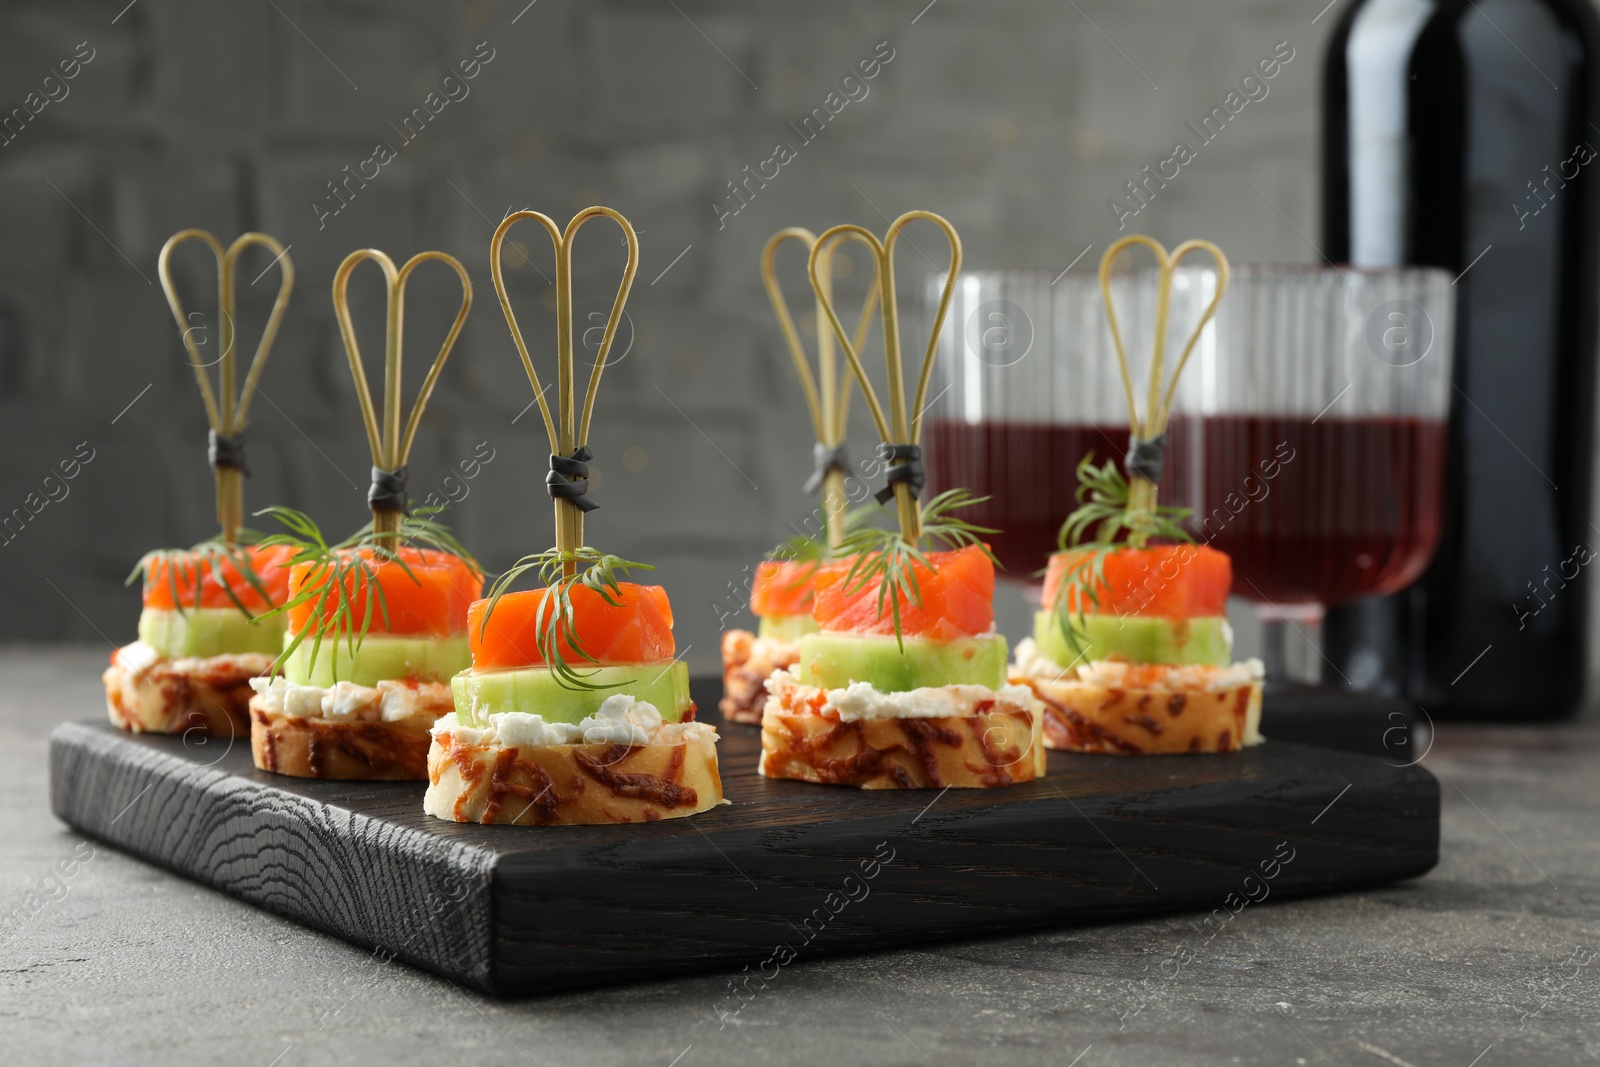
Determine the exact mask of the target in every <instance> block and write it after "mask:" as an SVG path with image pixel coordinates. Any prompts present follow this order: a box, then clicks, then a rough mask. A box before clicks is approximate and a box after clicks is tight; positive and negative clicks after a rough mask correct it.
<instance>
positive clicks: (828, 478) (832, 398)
mask: <svg viewBox="0 0 1600 1067" xmlns="http://www.w3.org/2000/svg"><path fill="white" fill-rule="evenodd" d="M851 236H854V235H851ZM856 239H857V240H859V237H857V238H856ZM785 241H799V242H800V244H801V245H802V246H803V247H804V248H805V249H806V253H807V255H808V256H809V255H810V253H811V250H812V249H814V248H815V247H816V245H817V238H816V235H815V234H813V233H812V232H811V231H810V230H807V229H804V228H803V227H799V226H791V227H789V228H788V229H785V230H779V231H778V232H777V233H775V234H773V235H772V237H771V238H770V239H769V240H768V241H767V244H766V247H764V248H763V249H762V250H761V280H762V282H763V283H764V284H765V285H766V287H767V298H768V299H769V300H771V301H772V310H773V313H774V314H775V315H776V316H777V317H778V326H779V327H780V328H781V329H782V331H783V338H784V341H785V342H786V343H787V344H788V346H789V354H790V355H791V356H792V357H793V358H794V367H795V372H796V373H797V374H798V375H799V376H800V387H801V389H802V390H803V391H804V393H805V398H806V407H807V408H808V409H809V410H810V412H811V426H812V429H813V430H814V431H815V433H816V436H817V441H818V442H819V443H821V444H822V446H823V447H824V448H837V447H838V446H839V445H840V444H841V443H843V441H844V439H845V433H846V426H847V422H848V419H849V414H850V379H849V378H846V379H845V380H844V382H843V387H842V388H841V387H840V382H839V377H838V366H837V364H836V362H835V360H834V349H833V333H832V331H831V330H828V329H825V328H824V327H823V324H822V320H823V317H824V316H825V315H826V311H825V309H824V307H823V299H824V298H823V297H822V296H820V295H819V296H818V297H817V374H816V376H815V377H813V375H812V373H811V364H810V362H809V360H808V359H807V358H806V350H805V345H804V344H802V343H801V341H800V334H799V332H798V331H796V330H795V327H794V318H793V316H791V315H790V313H789V303H788V301H787V300H786V299H785V298H784V295H783V289H782V287H781V286H779V284H778V276H777V272H776V270H775V269H774V260H775V259H776V257H777V253H778V248H779V246H781V245H782V244H783V243H784V242H785ZM843 244H844V241H843V240H839V241H834V242H832V243H831V244H830V245H829V246H828V247H827V249H826V250H825V251H824V252H823V255H822V258H821V261H820V263H821V265H820V269H819V271H818V277H819V278H820V280H821V289H820V290H819V292H820V293H825V294H826V299H827V300H829V301H831V300H832V299H833V259H834V256H835V255H837V254H838V251H839V248H840V247H841V246H842V245H843ZM877 302H878V284H877V281H876V279H874V281H873V283H872V288H871V290H870V291H869V292H868V293H867V299H866V303H864V304H863V305H862V307H861V316H860V318H859V319H857V321H856V333H855V347H856V348H857V349H858V350H859V349H860V348H861V346H862V345H863V344H865V343H866V337H867V331H868V330H869V329H870V328H871V326H872V313H873V311H874V310H875V308H876V306H877ZM819 380H820V383H821V389H820V391H819V389H818V382H819ZM844 482H845V472H844V471H841V470H829V471H828V472H827V474H825V475H824V476H823V479H822V510H823V515H824V517H825V521H826V526H827V538H828V547H829V548H837V547H838V546H839V544H840V542H842V541H843V540H844V523H845V511H846V508H847V505H848V503H849V501H848V498H847V497H846V495H845V485H844Z"/></svg>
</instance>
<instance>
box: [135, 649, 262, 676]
mask: <svg viewBox="0 0 1600 1067" xmlns="http://www.w3.org/2000/svg"><path fill="white" fill-rule="evenodd" d="M116 664H117V666H118V667H120V668H121V669H122V670H125V671H127V672H128V673H129V674H143V673H145V672H146V671H148V670H149V669H150V668H152V667H154V666H156V665H157V664H166V665H167V666H170V667H172V668H173V669H175V670H178V671H182V672H193V671H199V670H200V669H202V667H212V668H224V667H240V668H242V669H243V670H246V671H265V670H267V669H268V668H269V667H271V666H272V657H271V656H268V655H266V654H264V653H261V652H238V653H233V654H230V655H226V656H207V657H205V658H199V657H195V656H187V657H185V658H183V659H167V658H166V657H165V656H163V655H162V654H161V652H160V650H158V649H157V648H156V647H155V646H154V645H151V644H148V643H147V642H144V641H134V642H132V643H131V644H126V645H123V646H122V647H121V648H118V649H117V652H116Z"/></svg>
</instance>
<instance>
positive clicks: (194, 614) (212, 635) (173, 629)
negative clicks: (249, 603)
mask: <svg viewBox="0 0 1600 1067" xmlns="http://www.w3.org/2000/svg"><path fill="white" fill-rule="evenodd" d="M283 625H284V620H283V617H282V616H281V615H280V616H278V617H277V618H272V619H266V620H264V621H262V622H251V621H250V619H249V618H248V617H246V616H245V615H244V613H242V612H241V611H239V610H238V609H237V608H186V609H184V610H183V611H181V612H180V611H171V610H162V609H159V608H145V609H144V610H143V611H142V612H140V613H139V640H141V641H143V642H144V643H145V644H147V645H150V646H151V647H152V648H154V649H155V650H156V651H157V652H160V653H161V654H162V655H163V656H165V657H167V658H168V659H185V658H188V657H191V656H192V657H195V658H199V659H205V658H208V657H211V656H237V655H242V654H244V653H247V652H260V653H264V654H266V655H268V656H276V655H277V654H278V653H279V652H281V651H282V650H283Z"/></svg>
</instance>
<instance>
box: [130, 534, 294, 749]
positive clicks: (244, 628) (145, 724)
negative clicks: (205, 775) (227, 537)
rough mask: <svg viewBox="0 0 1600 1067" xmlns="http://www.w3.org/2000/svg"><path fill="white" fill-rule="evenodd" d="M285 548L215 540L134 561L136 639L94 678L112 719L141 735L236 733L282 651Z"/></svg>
mask: <svg viewBox="0 0 1600 1067" xmlns="http://www.w3.org/2000/svg"><path fill="white" fill-rule="evenodd" d="M289 554H290V550H286V549H283V548H276V547H275V548H260V547H253V546H239V545H233V546H229V545H225V544H221V543H214V544H211V545H201V546H198V547H196V548H194V549H188V550H178V551H165V552H160V553H153V554H152V555H151V556H149V557H146V559H145V560H144V561H143V562H142V563H141V565H140V569H139V572H136V573H140V572H142V574H143V576H144V608H143V610H142V611H141V612H140V613H139V639H138V640H137V641H134V642H133V643H132V644H127V645H123V646H122V647H121V648H118V649H117V650H116V651H115V652H113V653H112V654H111V666H109V667H107V668H106V671H105V673H104V674H103V675H102V680H103V681H104V682H105V687H106V707H107V710H108V711H109V713H110V715H111V721H112V722H113V723H114V724H116V725H117V726H120V727H122V728H123V729H125V730H132V731H135V732H148V733H183V732H185V731H187V730H202V731H205V732H207V733H215V734H225V735H228V736H233V735H235V734H237V735H239V736H241V737H242V736H243V735H244V734H245V733H246V732H248V731H249V729H250V718H249V714H248V711H247V705H248V704H249V701H250V692H251V690H250V682H251V680H252V679H254V678H256V677H258V676H260V675H263V674H266V673H267V671H268V670H270V669H271V667H272V663H273V660H275V659H277V657H278V653H279V651H280V650H281V649H282V647H283V630H284V626H283V620H282V618H265V619H263V618H258V617H257V616H260V615H262V614H265V613H266V612H269V611H271V610H272V608H273V607H275V606H276V605H278V604H281V603H283V601H284V599H285V596H286V591H287V588H288V584H289V575H288V570H287V569H286V568H285V567H284V566H283V564H284V562H285V560H286V559H287V558H288V555H289Z"/></svg>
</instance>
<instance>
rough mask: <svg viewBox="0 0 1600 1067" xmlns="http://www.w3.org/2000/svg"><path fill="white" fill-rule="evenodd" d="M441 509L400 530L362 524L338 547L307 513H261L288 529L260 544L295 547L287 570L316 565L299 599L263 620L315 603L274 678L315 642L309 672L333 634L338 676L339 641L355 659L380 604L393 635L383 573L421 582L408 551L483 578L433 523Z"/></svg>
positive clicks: (418, 514) (409, 517)
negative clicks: (390, 568)
mask: <svg viewBox="0 0 1600 1067" xmlns="http://www.w3.org/2000/svg"><path fill="white" fill-rule="evenodd" d="M440 510H441V509H440V508H432V507H424V508H417V509H416V511H415V512H413V513H410V514H406V515H402V516H401V517H400V518H399V522H398V526H397V528H394V529H374V527H373V526H363V527H362V528H361V529H359V530H357V531H356V532H355V533H353V534H351V535H350V536H349V537H346V538H345V539H344V540H342V541H338V542H336V543H332V544H330V543H329V542H328V540H327V538H326V537H325V536H323V533H322V528H321V527H319V526H318V525H317V523H316V521H315V520H314V519H312V518H311V516H309V515H307V514H305V513H304V512H301V511H296V510H295V509H294V508H286V507H276V506H275V507H270V508H265V509H263V510H261V511H258V512H256V513H255V514H256V515H257V516H262V515H268V516H271V517H272V518H274V519H276V520H277V521H278V522H279V523H281V524H282V525H283V526H284V527H285V528H286V529H287V530H288V532H287V533H278V534H272V535H270V536H267V537H263V538H261V540H260V541H259V542H258V544H260V545H261V546H262V547H272V546H275V545H289V546H291V547H293V548H294V549H295V553H294V555H292V556H290V557H289V558H288V559H287V560H286V561H284V563H283V566H285V567H293V566H296V565H298V564H302V563H309V564H311V565H312V569H311V571H310V573H309V574H308V575H307V576H306V580H305V582H303V583H302V584H301V586H300V589H299V590H298V591H297V592H296V593H295V595H294V596H292V597H290V598H288V599H287V600H285V601H284V602H283V603H282V604H280V605H279V606H278V607H276V608H273V609H272V610H271V611H268V612H265V613H264V614H262V615H261V616H259V617H260V618H270V617H272V616H274V615H279V614H287V613H288V612H289V611H291V610H292V609H294V608H297V607H300V606H302V605H305V604H310V605H311V616H310V620H309V622H308V623H307V625H306V626H305V627H304V628H303V629H301V630H300V631H299V632H298V633H295V634H293V635H291V637H290V639H289V641H288V642H287V643H286V644H285V645H284V649H283V652H282V653H281V654H280V655H279V656H278V658H277V660H276V661H274V663H273V664H272V673H273V674H277V673H278V672H280V671H281V670H282V669H283V665H284V664H285V663H287V662H288V661H289V657H290V656H291V655H293V654H294V652H295V650H296V649H298V648H299V647H300V646H301V645H302V644H304V643H305V641H306V639H307V638H308V637H309V638H310V640H311V662H310V666H312V667H315V666H316V662H317V656H318V655H319V654H320V653H321V650H322V643H323V640H324V639H325V638H327V637H328V636H329V635H330V634H331V635H333V640H332V641H331V642H330V645H331V647H332V653H331V654H332V656H333V663H334V670H335V671H337V670H338V664H339V639H340V638H341V637H342V638H343V639H344V643H345V648H346V650H347V652H348V653H349V655H351V656H354V655H355V653H356V650H357V649H359V648H360V647H361V643H362V641H363V640H364V639H365V638H366V636H367V632H368V630H370V629H371V626H372V619H373V615H374V614H375V613H374V612H373V610H372V604H373V602H374V601H376V603H377V605H378V610H377V612H376V614H377V615H378V616H379V617H380V618H381V619H382V620H383V628H384V629H388V627H389V604H388V598H387V597H386V596H385V594H384V590H383V584H382V583H381V582H379V581H378V568H379V566H380V565H381V564H384V563H395V564H397V565H398V566H399V567H400V569H401V570H402V571H404V572H405V574H406V576H407V577H408V578H410V579H411V580H412V581H413V582H416V581H417V576H416V575H415V574H414V573H413V572H412V570H411V565H410V564H409V563H407V562H406V560H405V558H404V555H403V553H402V551H401V550H402V549H406V548H416V549H428V550H432V551H435V552H440V553H443V554H444V555H447V556H452V557H454V558H456V559H459V560H461V561H462V562H463V563H465V564H466V565H467V567H468V568H469V569H470V570H471V571H472V573H473V574H474V575H477V576H479V577H481V576H482V575H483V568H482V567H480V566H479V565H478V561H477V560H476V559H474V558H473V557H472V554H471V553H469V552H468V551H467V550H466V549H465V548H463V547H462V545H461V542H459V541H457V540H456V538H455V535H454V534H452V533H451V532H450V530H449V528H448V527H446V526H444V525H442V524H441V523H438V522H435V521H433V519H432V518H431V516H432V515H434V514H436V513H438V512H439V511H440ZM418 584H420V583H418ZM357 604H365V605H366V610H364V611H363V612H362V613H361V616H360V618H359V619H358V618H357V617H356V607H357ZM330 605H331V608H332V610H331V611H330V610H329V608H330Z"/></svg>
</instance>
